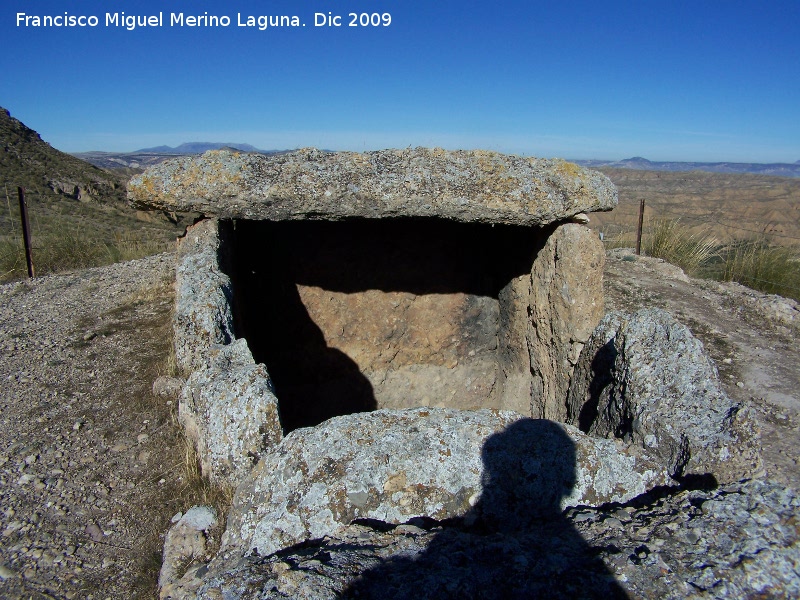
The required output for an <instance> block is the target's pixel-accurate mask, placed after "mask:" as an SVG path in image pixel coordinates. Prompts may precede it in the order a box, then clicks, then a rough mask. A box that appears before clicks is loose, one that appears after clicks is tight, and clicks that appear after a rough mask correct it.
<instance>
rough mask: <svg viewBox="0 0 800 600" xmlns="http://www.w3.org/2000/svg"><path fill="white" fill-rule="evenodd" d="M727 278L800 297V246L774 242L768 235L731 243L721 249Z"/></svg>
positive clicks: (722, 277)
mask: <svg viewBox="0 0 800 600" xmlns="http://www.w3.org/2000/svg"><path fill="white" fill-rule="evenodd" d="M719 255H720V258H721V267H720V268H721V270H722V272H721V276H720V279H722V280H724V281H738V282H739V283H741V284H743V285H746V286H748V287H751V288H754V289H757V290H761V291H762V292H767V293H769V294H780V295H781V296H787V297H789V298H794V299H795V300H800V250H799V249H798V248H797V247H787V246H771V245H770V244H769V242H768V241H767V239H766V238H763V237H760V238H754V239H751V240H745V241H741V242H736V243H733V244H730V245H728V246H726V247H724V248H722V249H721V250H720V251H719Z"/></svg>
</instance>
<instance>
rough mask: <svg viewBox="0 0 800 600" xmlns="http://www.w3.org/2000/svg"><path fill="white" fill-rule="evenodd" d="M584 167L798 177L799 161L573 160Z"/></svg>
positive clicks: (638, 157) (640, 158)
mask: <svg viewBox="0 0 800 600" xmlns="http://www.w3.org/2000/svg"><path fill="white" fill-rule="evenodd" d="M572 162H574V163H576V164H579V165H582V166H584V167H592V168H598V167H609V168H614V169H636V170H639V171H705V172H707V173H754V174H756V175H775V176H778V177H800V161H797V162H796V163H735V162H715V163H705V162H658V161H651V160H647V159H646V158H642V157H641V156H634V157H633V158H626V159H623V160H573V161H572Z"/></svg>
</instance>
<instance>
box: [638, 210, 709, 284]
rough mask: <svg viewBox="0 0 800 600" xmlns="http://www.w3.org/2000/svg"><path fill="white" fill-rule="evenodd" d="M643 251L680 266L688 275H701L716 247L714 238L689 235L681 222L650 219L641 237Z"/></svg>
mask: <svg viewBox="0 0 800 600" xmlns="http://www.w3.org/2000/svg"><path fill="white" fill-rule="evenodd" d="M643 238H644V239H643V244H642V250H643V251H644V253H645V254H646V255H648V256H654V257H656V258H662V259H664V260H665V261H667V262H668V263H671V264H673V265H677V266H679V267H680V268H681V269H683V270H684V272H686V273H687V274H689V275H693V276H695V277H696V276H698V275H700V272H701V269H703V268H704V267H705V266H706V265H707V264H708V263H709V261H710V260H711V258H712V257H713V256H714V254H715V252H716V251H717V249H718V248H719V243H718V242H717V240H716V239H714V238H713V237H712V236H710V235H709V234H708V233H705V232H703V231H700V232H692V231H691V230H690V229H689V228H688V227H686V226H685V225H684V224H683V223H681V221H680V219H653V220H651V221H650V223H649V225H648V227H647V231H646V232H645V233H644V235H643Z"/></svg>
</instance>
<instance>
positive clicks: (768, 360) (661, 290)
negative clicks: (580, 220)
mask: <svg viewBox="0 0 800 600" xmlns="http://www.w3.org/2000/svg"><path fill="white" fill-rule="evenodd" d="M604 285H605V296H606V311H610V310H628V311H630V310H635V309H638V308H643V307H647V306H655V307H660V308H665V309H666V310H669V311H670V312H671V313H672V314H674V315H675V316H676V318H677V319H678V320H679V321H681V322H682V323H684V324H685V325H687V326H688V327H689V328H690V329H691V330H692V333H693V334H694V335H695V336H696V337H697V338H698V339H700V341H702V342H703V344H704V346H705V348H706V350H707V351H708V352H709V354H710V355H711V357H712V358H713V359H714V361H715V362H716V364H717V368H718V369H719V373H720V380H721V381H722V384H723V386H724V389H725V392H726V393H727V394H728V395H729V396H730V397H731V398H733V399H734V400H737V401H739V402H744V403H749V404H750V405H751V406H753V408H755V409H756V410H757V412H758V415H759V421H760V425H761V436H762V446H763V454H762V456H763V459H764V465H765V468H766V471H767V478H768V479H769V480H770V481H774V482H777V483H781V484H784V485H789V486H791V487H793V488H794V489H800V468H799V467H798V455H797V448H798V447H800V369H798V365H800V348H798V346H797V341H798V338H799V337H800V310H798V305H797V303H795V302H794V301H792V300H787V299H784V298H781V297H779V296H768V295H765V294H762V293H761V292H756V291H754V290H751V289H750V288H747V287H744V286H742V285H739V284H737V283H720V282H716V281H710V280H705V279H690V278H689V277H687V276H686V275H684V273H683V272H682V271H681V270H680V269H678V268H677V267H675V266H673V265H670V264H669V263H665V262H664V261H662V260H660V259H656V258H648V257H636V256H633V254H632V252H631V251H630V250H625V249H619V250H613V251H611V252H610V253H609V255H608V257H607V261H606V269H605V281H604Z"/></svg>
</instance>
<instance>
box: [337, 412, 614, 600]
mask: <svg viewBox="0 0 800 600" xmlns="http://www.w3.org/2000/svg"><path fill="white" fill-rule="evenodd" d="M482 459H483V465H484V473H483V492H482V495H481V497H480V499H479V501H478V502H477V503H476V505H475V506H474V507H473V508H472V509H471V510H470V511H469V512H468V513H467V514H466V515H465V516H464V517H463V518H462V519H459V520H457V521H456V522H454V523H443V524H441V525H443V527H441V528H440V529H438V530H437V533H436V535H435V537H434V538H433V540H432V541H431V542H430V544H429V545H428V546H427V548H425V550H424V551H422V552H421V553H419V554H417V555H415V556H413V557H411V558H405V557H400V558H391V559H388V560H386V561H384V562H383V563H381V564H380V565H378V566H376V567H374V568H372V569H370V570H368V571H366V572H364V573H363V574H362V575H361V576H360V577H359V578H358V579H357V580H355V581H354V582H353V583H352V584H351V585H350V586H349V587H348V588H347V589H346V590H345V591H344V593H343V597H345V598H356V597H358V598H379V597H380V598H394V599H405V598H408V599H412V598H413V599H416V600H419V599H420V598H498V599H499V598H627V595H626V594H625V592H624V590H623V589H622V587H621V586H620V585H619V584H618V583H617V582H616V581H615V580H614V577H613V575H612V574H611V572H610V571H609V570H608V569H607V568H606V566H605V565H604V564H603V563H602V561H601V560H600V559H599V558H598V557H597V550H596V549H594V548H592V547H591V546H589V545H588V544H587V543H586V541H585V540H584V539H583V538H582V537H581V536H580V534H579V533H578V532H577V531H576V530H575V528H574V527H573V526H572V524H571V523H570V522H569V521H568V520H567V519H566V517H565V516H564V514H563V511H562V508H561V504H562V501H563V500H564V499H565V498H566V497H568V496H569V495H570V494H571V492H572V490H573V488H574V486H575V482H576V454H575V444H574V442H573V441H572V440H571V439H570V437H569V436H568V435H567V434H566V433H565V431H564V429H562V427H560V426H559V425H558V424H556V423H553V422H551V421H547V420H544V419H521V420H519V421H517V422H515V423H513V424H512V425H510V426H509V427H508V428H507V429H505V430H504V431H502V432H499V433H496V434H494V435H492V436H490V437H489V438H488V439H487V440H486V442H485V443H484V446H483V449H482Z"/></svg>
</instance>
